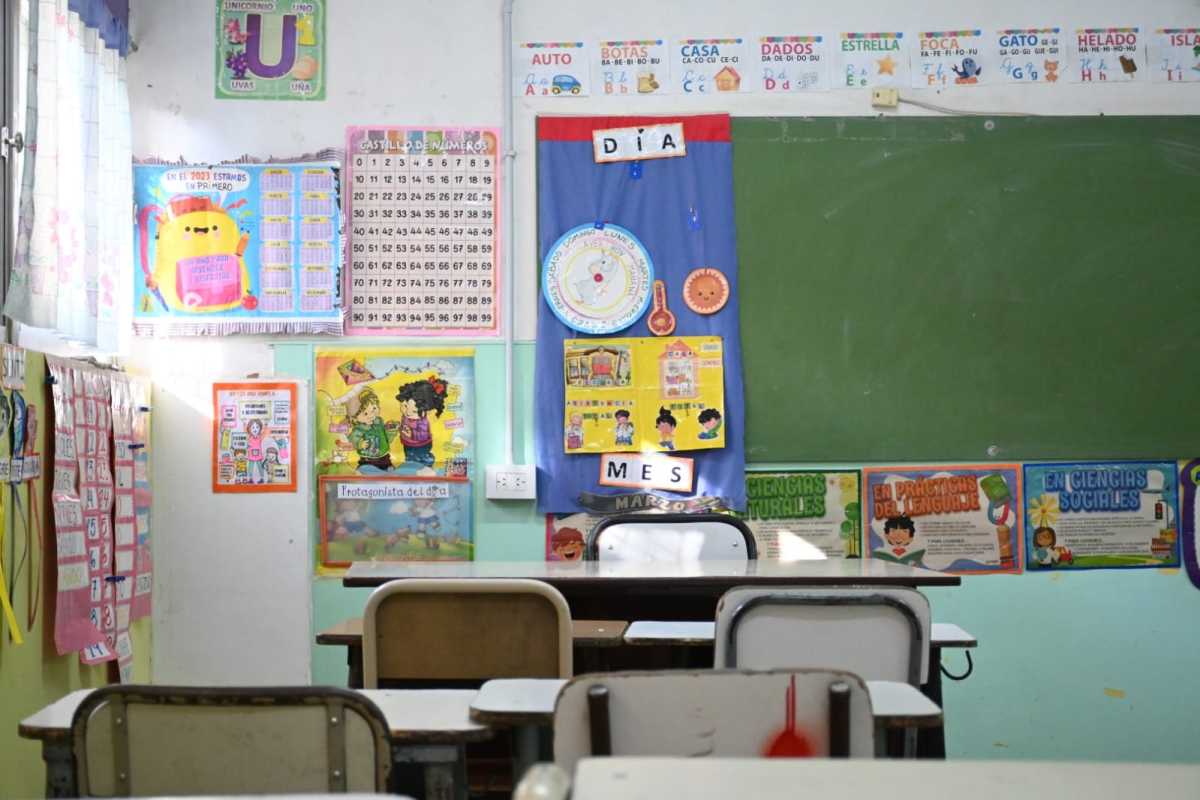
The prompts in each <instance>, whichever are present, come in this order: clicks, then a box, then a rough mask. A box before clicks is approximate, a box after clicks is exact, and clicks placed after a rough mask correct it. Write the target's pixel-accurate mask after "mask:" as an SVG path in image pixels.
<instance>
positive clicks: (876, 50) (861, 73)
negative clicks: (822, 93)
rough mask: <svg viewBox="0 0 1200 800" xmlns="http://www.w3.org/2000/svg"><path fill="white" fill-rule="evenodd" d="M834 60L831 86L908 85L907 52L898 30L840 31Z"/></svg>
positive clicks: (865, 87) (837, 87)
mask: <svg viewBox="0 0 1200 800" xmlns="http://www.w3.org/2000/svg"><path fill="white" fill-rule="evenodd" d="M834 63H835V65H836V66H835V67H834V73H833V88H835V89H869V88H872V87H875V86H896V87H900V86H907V85H908V52H907V50H906V49H905V47H904V34H903V33H901V32H899V31H894V32H879V31H876V32H869V33H843V34H840V35H839V36H838V49H837V57H836V59H835V61H834Z"/></svg>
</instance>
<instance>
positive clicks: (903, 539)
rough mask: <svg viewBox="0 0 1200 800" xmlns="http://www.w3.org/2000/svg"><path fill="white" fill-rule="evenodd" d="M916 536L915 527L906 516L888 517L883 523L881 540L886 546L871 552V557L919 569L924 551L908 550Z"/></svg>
mask: <svg viewBox="0 0 1200 800" xmlns="http://www.w3.org/2000/svg"><path fill="white" fill-rule="evenodd" d="M916 535H917V526H916V525H915V524H914V523H913V521H912V518H911V517H909V516H908V515H907V514H901V515H900V516H898V517H888V518H887V521H886V522H884V523H883V538H884V540H886V542H887V544H888V546H887V547H881V548H879V549H877V550H873V551H872V552H871V557H872V558H880V559H883V560H884V561H892V562H895V563H897V564H909V565H910V566H914V567H919V566H921V558H922V557H924V555H925V551H924V550H909V549H908V548H909V547H911V546H912V541H913V537H914V536H916Z"/></svg>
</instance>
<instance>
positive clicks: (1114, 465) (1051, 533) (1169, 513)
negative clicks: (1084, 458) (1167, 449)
mask: <svg viewBox="0 0 1200 800" xmlns="http://www.w3.org/2000/svg"><path fill="white" fill-rule="evenodd" d="M1178 490H1179V487H1178V480H1177V474H1176V465H1175V462H1173V461H1114V462H1088V463H1072V464H1026V465H1025V538H1026V545H1025V552H1026V557H1027V566H1028V568H1029V569H1031V570H1040V569H1091V568H1097V567H1178V566H1179V536H1178V530H1179V527H1178V514H1179V503H1178V500H1179V491H1178Z"/></svg>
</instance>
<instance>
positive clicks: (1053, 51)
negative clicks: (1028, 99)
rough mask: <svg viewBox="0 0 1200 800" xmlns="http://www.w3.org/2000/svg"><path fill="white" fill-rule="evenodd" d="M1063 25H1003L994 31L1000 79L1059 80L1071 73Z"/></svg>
mask: <svg viewBox="0 0 1200 800" xmlns="http://www.w3.org/2000/svg"><path fill="white" fill-rule="evenodd" d="M1066 35H1067V34H1065V33H1064V32H1063V29H1062V28H1057V27H1054V28H1001V29H999V30H997V31H996V32H995V34H994V40H995V41H994V45H995V53H996V59H995V63H996V75H994V76H991V78H994V79H995V80H997V81H999V82H1007V83H1042V84H1046V83H1057V82H1058V79H1059V78H1060V77H1063V76H1065V75H1066V74H1067V50H1066Z"/></svg>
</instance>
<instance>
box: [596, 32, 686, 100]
mask: <svg viewBox="0 0 1200 800" xmlns="http://www.w3.org/2000/svg"><path fill="white" fill-rule="evenodd" d="M592 84H593V85H594V86H595V87H596V93H597V94H601V95H639V94H640V95H651V94H667V93H668V92H670V91H671V60H670V58H669V57H668V54H667V43H666V42H665V41H663V40H662V39H628V40H604V41H601V42H598V43H597V45H596V49H595V51H594V52H593V60H592Z"/></svg>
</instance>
